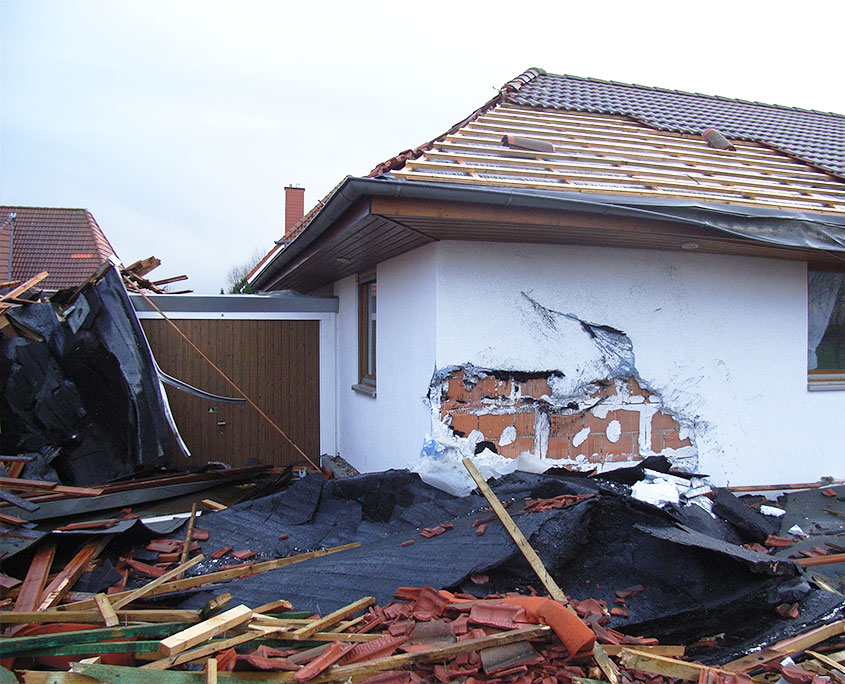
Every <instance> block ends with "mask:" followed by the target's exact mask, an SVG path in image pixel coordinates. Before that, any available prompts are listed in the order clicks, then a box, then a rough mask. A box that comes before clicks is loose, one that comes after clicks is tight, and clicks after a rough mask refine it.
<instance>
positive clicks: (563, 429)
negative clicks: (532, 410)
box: [549, 413, 584, 435]
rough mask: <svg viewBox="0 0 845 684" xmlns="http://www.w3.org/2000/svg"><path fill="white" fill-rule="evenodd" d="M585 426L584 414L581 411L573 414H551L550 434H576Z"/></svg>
mask: <svg viewBox="0 0 845 684" xmlns="http://www.w3.org/2000/svg"><path fill="white" fill-rule="evenodd" d="M583 427H584V416H583V415H582V414H580V413H574V414H572V415H568V416H566V415H558V414H555V415H551V416H549V434H550V435H574V434H576V433H578V432H579V431H580V430H581V428H583Z"/></svg>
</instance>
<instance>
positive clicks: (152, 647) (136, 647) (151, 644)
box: [15, 640, 158, 658]
mask: <svg viewBox="0 0 845 684" xmlns="http://www.w3.org/2000/svg"><path fill="white" fill-rule="evenodd" d="M157 651H158V640H145V641H104V642H102V643H97V644H91V643H87V644H61V645H59V646H54V647H52V648H51V649H50V655H51V656H59V655H68V656H78V655H90V654H92V653H96V654H98V655H99V654H103V653H133V654H135V655H139V654H150V653H156V652H157ZM43 655H44V651H40V650H29V651H21V652H19V653H17V654H16V655H15V657H17V658H33V657H38V656H43Z"/></svg>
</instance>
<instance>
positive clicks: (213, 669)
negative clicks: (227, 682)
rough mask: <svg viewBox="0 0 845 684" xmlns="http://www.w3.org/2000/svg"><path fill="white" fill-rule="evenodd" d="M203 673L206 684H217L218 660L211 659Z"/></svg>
mask: <svg viewBox="0 0 845 684" xmlns="http://www.w3.org/2000/svg"><path fill="white" fill-rule="evenodd" d="M202 671H203V673H204V674H205V684H217V660H216V659H215V658H209V659H208V660H207V661H206V663H205V667H204V668H203V670H202Z"/></svg>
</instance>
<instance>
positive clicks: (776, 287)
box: [338, 242, 845, 484]
mask: <svg viewBox="0 0 845 684" xmlns="http://www.w3.org/2000/svg"><path fill="white" fill-rule="evenodd" d="M426 250H429V248H426ZM400 261H401V262H402V269H403V273H402V274H403V275H404V276H405V278H406V287H405V288H404V293H403V294H402V296H397V295H395V294H394V295H393V300H391V298H390V295H389V293H390V292H391V291H392V290H393V291H394V292H398V291H399V289H400V288H399V283H398V282H396V283H395V284H393V280H392V277H394V276H398V275H400V273H399V272H398V270H397V268H396V266H397V265H398V264H397V263H396V262H400ZM431 265H432V254H431V252H430V251H424V250H418V251H416V252H413V253H411V254H408V255H405V256H404V257H402V258H401V259H399V260H394V262H389V263H388V264H387V265H386V268H385V269H384V271H385V275H387V274H389V275H390V276H391V277H390V278H388V277H385V278H384V282H385V286H384V287H385V289H384V290H383V289H382V287H383V284H382V283H383V279H382V272H381V270H380V271H379V306H380V311H379V323H378V325H379V336H380V338H379V354H380V361H379V369H378V372H379V392H380V399H381V398H382V396H383V395H381V391H382V387H383V385H384V384H385V379H389V378H390V377H391V370H390V369H393V368H395V369H396V370H399V369H405V370H403V372H401V373H400V374H399V375H397V376H395V377H396V378H397V381H396V384H395V386H394V387H395V391H393V390H391V394H390V402H391V414H390V418H389V419H387V418H386V414H383V413H382V414H380V415H379V416H378V417H379V418H381V419H382V420H381V421H378V420H377V421H376V422H371V421H370V420H367V421H364V423H362V424H360V425H357V426H356V427H355V431H357V432H358V433H360V434H359V436H358V437H357V440H356V444H362V445H363V443H364V441H365V440H366V439H367V438H369V439H371V440H372V439H375V436H374V435H372V434H369V435H368V434H366V433H369V432H370V431H371V430H373V429H374V427H375V426H379V430H381V429H382V428H385V427H386V426H387V425H389V424H394V423H395V421H396V417H397V416H399V415H400V414H405V415H404V416H403V417H402V419H401V422H400V423H399V424H401V426H402V430H403V431H404V432H405V433H406V434H405V435H404V436H403V438H402V439H401V440H399V441H397V442H396V443H394V448H393V449H392V450H390V449H387V447H386V445H385V447H383V450H382V451H381V452H380V453H382V454H384V456H379V459H380V461H379V462H380V463H383V464H384V465H385V466H387V465H390V466H394V467H395V466H401V465H405V463H403V462H402V461H403V459H404V458H406V457H407V458H409V459H410V458H413V457H414V456H416V454H417V453H418V452H419V446H420V444H419V439H420V437H419V436H420V434H423V433H424V432H425V428H426V427H429V426H428V425H426V426H423V425H422V424H421V421H422V420H423V419H422V415H421V413H420V412H419V411H418V410H416V409H417V407H416V402H417V401H418V398H419V391H418V390H417V389H416V388H417V387H418V386H419V385H418V383H420V382H422V383H423V384H425V383H426V381H425V379H424V378H425V375H426V369H428V370H429V374H430V368H431V360H432V351H431V350H430V349H429V348H428V347H427V345H426V344H424V343H423V342H422V341H418V342H417V343H416V344H417V346H418V347H419V351H420V352H424V354H423V357H424V358H423V359H421V360H420V362H414V363H413V364H411V365H412V368H413V372H412V373H409V372H408V370H407V369H406V367H407V366H408V363H409V361H410V360H411V358H412V356H413V354H411V353H408V352H409V350H408V344H407V341H405V338H403V337H402V335H401V331H400V330H399V329H398V327H399V326H397V325H395V324H394V325H392V326H391V327H388V329H387V330H385V336H386V337H382V325H383V321H384V322H385V324H387V322H388V321H390V320H391V317H392V316H395V315H396V312H395V311H394V312H393V313H392V314H390V315H388V314H389V311H386V310H384V309H381V307H382V301H383V299H382V297H383V296H384V298H385V299H386V300H387V302H385V307H386V306H388V303H389V305H390V306H391V308H393V309H395V308H396V305H397V303H398V301H399V300H410V299H411V298H412V297H416V296H417V295H418V294H419V293H417V292H414V289H415V288H416V287H417V286H418V284H419V283H420V281H421V280H422V279H423V275H424V276H425V278H426V279H427V278H428V277H430V269H431ZM397 281H398V278H397ZM387 283H391V284H390V285H389V286H388V285H387ZM436 283H437V294H436V298H435V297H434V296H433V295H430V294H429V293H428V292H426V293H425V297H424V298H423V300H422V301H423V302H424V306H425V308H426V313H425V315H423V314H421V313H417V314H416V319H417V322H418V323H424V324H425V327H422V328H418V330H420V331H421V332H422V331H425V338H426V339H429V338H430V337H431V331H432V330H435V331H436V365H437V368H438V371H439V372H440V374H441V378H444V380H443V382H444V383H445V382H446V381H447V380H448V378H447V375H448V374H449V373H451V374H452V376H451V382H452V385H451V386H452V387H457V388H458V390H459V391H460V392H462V393H463V392H464V390H465V389H466V388H469V389H466V391H467V392H469V390H470V389H471V388H472V386H473V383H475V382H477V381H478V377H475V378H470V379H469V384H468V385H466V388H463V387H462V386H461V385H459V384H456V380H455V373H456V372H457V373H458V374H459V375H458V377H461V375H460V374H464V375H463V378H464V383H466V382H467V380H466V377H467V375H471V374H472V373H473V372H477V371H476V370H474V369H486V370H487V371H491V372H492V371H498V372H499V373H500V379H499V380H496V382H497V383H498V384H499V386H500V389H499V394H498V395H497V396H499V397H500V403H504V404H507V403H508V402H510V403H511V404H512V405H515V402H516V403H519V401H523V403H524V399H525V397H521V396H520V393H521V392H524V391H525V387H527V386H528V385H526V384H525V382H522V383H521V384H520V383H518V382H517V381H516V380H515V379H514V380H511V379H508V377H509V376H508V375H507V374H508V372H509V371H513V372H516V373H522V374H525V373H528V374H531V373H534V374H536V377H537V378H538V379H537V380H536V381H535V385H536V383H539V382H540V378H541V376H542V378H548V382H549V383H550V384H549V385H543V388H545V389H541V390H540V391H538V392H535V394H536V395H537V397H538V398H539V397H543V400H544V401H552V402H553V403H554V402H558V404H557V405H558V406H561V405H563V406H565V404H560V402H561V401H563V400H566V399H567V398H571V399H572V401H571V402H570V407H571V408H572V411H577V410H579V409H583V406H584V405H585V402H587V401H588V400H590V401H592V400H595V399H596V398H597V397H599V398H601V397H607V396H608V395H613V396H612V397H611V398H609V399H606V398H605V399H602V402H604V403H599V405H598V407H597V408H598V412H599V414H602V412H604V413H608V412H609V411H611V410H613V411H617V413H614V414H612V415H619V416H623V415H624V416H628V417H629V418H631V420H632V421H633V423H635V424H636V422H637V421H638V420H640V419H642V430H641V431H640V433H639V448H640V452H639V453H640V456H644V455H648V452H649V450H650V445H651V444H652V442H651V441H650V439H651V438H652V436H651V435H650V434H649V431H650V429H651V426H652V425H654V426H658V422H657V421H658V418H660V419H661V420H662V419H663V418H666V419H667V420H670V422H671V421H674V422H673V423H672V424H671V425H669V426H664V427H672V425H674V426H675V436H674V437H673V439H675V440H676V442H677V440H678V438H679V437H680V439H681V440H683V442H682V444H681V443H675V444H673V446H674V447H677V450H675V449H667V450H666V451H667V452H668V453H669V454H670V455H672V454H675V453H677V455H680V456H684V457H686V458H687V461H688V463H687V464H688V465H689V464H690V463H692V465H694V466H695V467H697V469H698V470H699V471H700V472H705V473H708V474H710V475H711V476H712V477H713V478H714V480H715V481H716V482H721V483H725V482H730V483H733V484H753V483H765V482H781V481H785V482H795V481H802V480H816V479H817V478H819V477H820V476H823V475H834V476H842V475H843V474H845V471H843V464H845V459H843V453H842V452H843V447H842V445H843V439H842V415H843V411H845V392H818V393H809V392H808V391H807V388H806V386H807V374H806V370H807V369H806V359H807V350H806V346H807V275H806V265H805V264H804V263H800V262H790V261H779V260H765V259H748V258H741V257H729V256H721V255H708V254H697V253H687V252H682V253H679V252H668V251H667V252H663V251H643V250H623V249H603V248H596V247H568V246H552V245H514V244H501V243H472V242H440V243H438V244H437V245H436ZM353 285H354V284H353ZM352 289H353V290H354V287H353V288H352ZM344 291H345V290H344ZM345 296H346V295H344V299H343V300H342V301H341V308H340V310H341V312H344V310H346V311H348V310H349V309H350V308H351V307H348V306H345V304H346V300H345ZM433 302H436V320H437V325H436V327H435V326H434V324H433V315H432V314H431V313H430V312H429V309H430V308H431V306H432V303H433ZM409 315H410V314H409ZM338 320H339V321H340V320H341V318H340V317H339V319H338ZM397 320H399V317H398V316H397ZM591 324H592V325H591ZM603 326H606V327H603ZM390 346H393V348H394V349H395V350H396V351H398V352H399V353H400V355H401V356H402V359H401V360H400V359H393V358H390V356H389V354H390V352H389V351H388V348H389V347H390ZM385 355H387V356H388V358H387V359H385V358H384V356H385ZM382 360H384V363H385V365H384V366H382ZM341 365H342V366H344V367H345V365H346V364H345V363H343V364H340V363H339V366H341ZM550 373H551V374H550ZM482 375H484V371H483V370H482ZM513 377H514V378H516V377H517V376H513ZM524 377H528V376H524ZM398 378H401V382H399V380H398ZM502 378H503V379H502ZM614 378H615V381H614V380H613V379H614ZM489 379H490V380H491V382H492V381H493V379H492V376H491V378H489ZM608 379H609V380H610V384H608V383H607V382H606V383H605V384H603V385H596V384H595V383H596V382H597V381H602V380H608ZM351 380H352V379H351V377H350V378H349V379H348V380H347V381H345V382H344V383H342V385H346V386H347V387H348V385H349V384H350V382H351ZM508 382H510V383H511V384H510V385H507V384H506V383H508ZM527 382H531V381H530V379H529V380H528V381H527ZM543 382H546V380H543ZM614 382H615V385H614V384H613V383H614ZM640 385H641V386H642V389H641V388H640ZM491 386H492V385H491ZM442 387H443V393H442V394H441V393H440V389H438V385H437V382H436V381H435V382H433V383H432V388H433V389H432V398H433V403H434V404H437V402H438V401H439V400H440V397H444V398H445V397H446V396H447V395H446V385H445V384H444V385H442ZM632 387H633V388H634V390H633V391H631V388H632ZM502 388H504V389H502ZM535 388H536V387H535ZM549 389H550V390H551V391H548V390H549ZM405 392H407V393H408V394H409V395H411V398H410V402H409V399H408V398H403V394H404V393H405ZM508 393H510V394H508ZM468 396H469V395H467V397H468ZM466 400H467V401H469V399H468V398H467V399H466ZM358 401H360V402H365V401H366V399H364V398H359V399H358ZM480 401H482V402H487V404H488V405H489V406H488V408H489V409H490V410H485V411H483V412H482V413H491V412H492V413H495V412H496V411H497V410H501V409H500V407H499V406H497V405H495V404H494V403H491V400H489V399H486V398H483V397H482V398H481V399H480ZM579 402H580V403H579ZM607 402H610V403H607ZM576 404H577V408H576ZM466 405H467V406H470V405H471V404H466ZM476 405H478V404H477V403H476ZM652 405H653V406H652ZM404 406H408V408H409V409H410V408H411V406H413V408H414V410H413V411H412V412H407V413H406V412H405V411H404V410H403V408H402V407H404ZM626 409H631V410H626ZM438 410H439V409H438V407H437V406H434V407H433V411H432V415H431V417H432V421H433V422H435V423H436V422H437V421H438V417H439V415H445V411H444V412H443V413H440V414H438ZM339 412H340V415H341V416H343V415H344V413H345V411H344V410H343V407H342V406H341V407H340V411H339ZM570 412H571V411H570ZM655 412H657V413H659V414H660V415H659V416H658V418H655V419H654V420H655V422H654V423H651V422H650V421H651V420H652V415H653V414H655ZM474 413H478V411H474ZM664 414H665V415H664ZM359 415H362V414H360V413H359ZM532 415H533V414H532ZM537 415H538V416H540V418H538V419H537V420H536V423H537V424H536V426H535V427H536V429H537V437H535V438H534V439H535V443H536V446H537V447H538V449H539V448H542V449H544V450H545V448H546V444H545V443H544V442H542V438H541V435H542V433H543V425H541V424H540V423H541V422H542V420H541V418H542V416H541V414H540V413H537ZM470 417H471V418H472V419H473V420H475V419H476V418H478V416H470ZM600 417H601V418H605V416H604V415H600ZM565 418H566V416H562V417H561V419H565ZM345 420H349V416H347V418H346V419H345ZM353 420H354V418H353ZM488 420H492V418H489V419H488ZM530 420H532V421H533V420H534V418H530ZM447 422H448V421H447ZM622 422H623V423H624V422H625V421H624V419H623V421H622ZM342 423H343V419H342V420H341V424H342ZM617 423H619V421H611V422H610V423H607V432H606V435H604V436H603V437H602V439H604V440H605V441H607V440H608V439H611V440H612V439H614V438H616V439H618V438H619V432H620V429H621V430H624V429H625V427H624V425H623V426H621V428H620V425H618V424H617ZM365 424H366V427H365V426H364V425H365ZM586 424H589V416H588V420H587V423H586ZM472 425H473V426H475V423H473V424H472ZM678 425H679V426H680V430H679V431H678V429H677V426H678ZM635 427H636V426H635ZM350 429H352V428H350ZM634 429H635V428H634ZM584 430H586V431H587V432H589V430H588V429H587V428H584ZM582 433H583V430H582ZM611 433H614V434H611ZM546 434H548V429H547V428H546ZM633 434H634V449H635V450H636V449H637V439H638V437H637V433H636V432H635V433H633ZM668 434H669V433H668V432H667V435H668ZM496 436H499V435H498V434H497V435H496ZM501 436H502V437H503V439H502V442H503V443H508V442H509V441H511V439H512V437H513V433H512V432H511V433H507V434H505V433H503V434H502V435H501ZM583 436H584V439H582V440H581V441H582V442H584V443H585V444H586V442H585V440H586V435H583ZM381 437H382V435H379V438H381ZM667 440H668V436H667ZM415 441H416V442H417V443H416V444H415ZM575 441H576V442H578V436H577V435H576V439H575ZM341 442H343V440H341ZM526 443H527V444H528V445H529V446H531V444H532V442H530V441H528V442H526ZM668 443H669V442H668V441H667V442H666V444H668ZM687 444H689V445H690V446H685V445H687ZM400 446H401V448H398V447H400ZM573 448H574V447H572V445H571V440H570V447H569V449H570V453H572V450H573ZM578 448H579V449H582V448H584V447H580V446H579V447H578ZM362 453H364V452H362ZM544 455H545V454H544ZM689 459H692V461H690V460H689Z"/></svg>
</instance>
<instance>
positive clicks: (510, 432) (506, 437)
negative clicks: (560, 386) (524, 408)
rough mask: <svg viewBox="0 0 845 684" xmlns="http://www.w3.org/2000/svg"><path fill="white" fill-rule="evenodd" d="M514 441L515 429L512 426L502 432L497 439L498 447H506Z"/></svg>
mask: <svg viewBox="0 0 845 684" xmlns="http://www.w3.org/2000/svg"><path fill="white" fill-rule="evenodd" d="M515 441H516V428H515V427H514V426H513V425H508V426H507V427H506V428H505V429H504V430H502V435H501V437H499V446H507V445H508V444H513V443H514V442H515Z"/></svg>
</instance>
